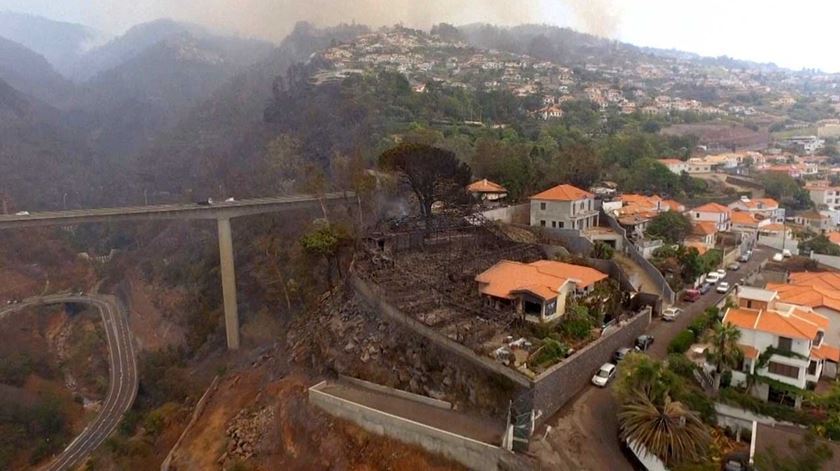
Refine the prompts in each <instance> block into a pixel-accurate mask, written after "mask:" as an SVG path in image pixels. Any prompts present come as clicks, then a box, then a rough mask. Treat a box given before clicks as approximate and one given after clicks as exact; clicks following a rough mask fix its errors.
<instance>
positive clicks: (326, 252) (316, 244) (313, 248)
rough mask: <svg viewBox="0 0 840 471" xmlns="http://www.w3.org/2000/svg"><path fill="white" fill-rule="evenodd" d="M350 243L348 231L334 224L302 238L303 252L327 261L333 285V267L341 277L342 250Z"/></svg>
mask: <svg viewBox="0 0 840 471" xmlns="http://www.w3.org/2000/svg"><path fill="white" fill-rule="evenodd" d="M349 241H350V236H349V235H348V234H347V231H346V230H345V229H344V228H343V227H341V226H337V225H334V224H323V225H320V226H319V227H316V228H315V229H313V230H311V231H309V232H307V233H306V234H304V235H303V236H302V237H301V238H300V245H301V246H302V247H303V250H304V251H305V252H306V253H307V254H309V255H311V256H315V257H323V258H324V259H325V260H326V261H327V280H328V282H329V284H330V285H332V267H333V266H335V267H336V269H337V270H338V276H341V263H340V260H339V254H340V251H341V249H342V248H343V247H344V246H345V245H346V244H347V243H348V242H349Z"/></svg>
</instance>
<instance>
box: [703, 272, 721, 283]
mask: <svg viewBox="0 0 840 471" xmlns="http://www.w3.org/2000/svg"><path fill="white" fill-rule="evenodd" d="M720 278H721V276H720V273H718V272H716V271H713V272H711V273H709V274H708V275H706V283H709V284H710V285H713V284H715V283H717V282H718V281H720Z"/></svg>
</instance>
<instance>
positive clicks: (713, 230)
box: [683, 221, 718, 254]
mask: <svg viewBox="0 0 840 471" xmlns="http://www.w3.org/2000/svg"><path fill="white" fill-rule="evenodd" d="M717 233H718V229H717V224H715V223H714V222H711V221H697V222H694V223H693V224H692V225H691V234H689V235H688V237H686V238H685V241H683V243H684V245H685V246H686V247H695V248H697V249H698V250H700V247H701V246H702V247H705V248H706V250H709V249H713V248H715V238H716V236H717ZM706 250H700V253H701V254H702V253H705V252H706Z"/></svg>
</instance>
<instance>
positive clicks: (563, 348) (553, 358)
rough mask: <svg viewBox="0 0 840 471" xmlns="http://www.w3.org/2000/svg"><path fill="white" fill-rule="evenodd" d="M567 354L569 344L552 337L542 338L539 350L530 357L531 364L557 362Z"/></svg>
mask: <svg viewBox="0 0 840 471" xmlns="http://www.w3.org/2000/svg"><path fill="white" fill-rule="evenodd" d="M568 354H569V346H568V345H566V344H564V343H562V342H558V341H557V340H554V339H552V338H546V339H545V340H543V344H542V346H541V347H540V349H539V351H538V352H537V353H536V355H534V356H533V357H531V358H530V363H531V364H533V365H544V364H549V363H557V362H558V361H560V360H562V359H563V358H566V355H568Z"/></svg>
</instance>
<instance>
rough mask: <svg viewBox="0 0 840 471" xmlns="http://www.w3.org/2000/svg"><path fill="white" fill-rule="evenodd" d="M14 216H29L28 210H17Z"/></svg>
mask: <svg viewBox="0 0 840 471" xmlns="http://www.w3.org/2000/svg"><path fill="white" fill-rule="evenodd" d="M15 216H29V211H18V212H16V213H15Z"/></svg>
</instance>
